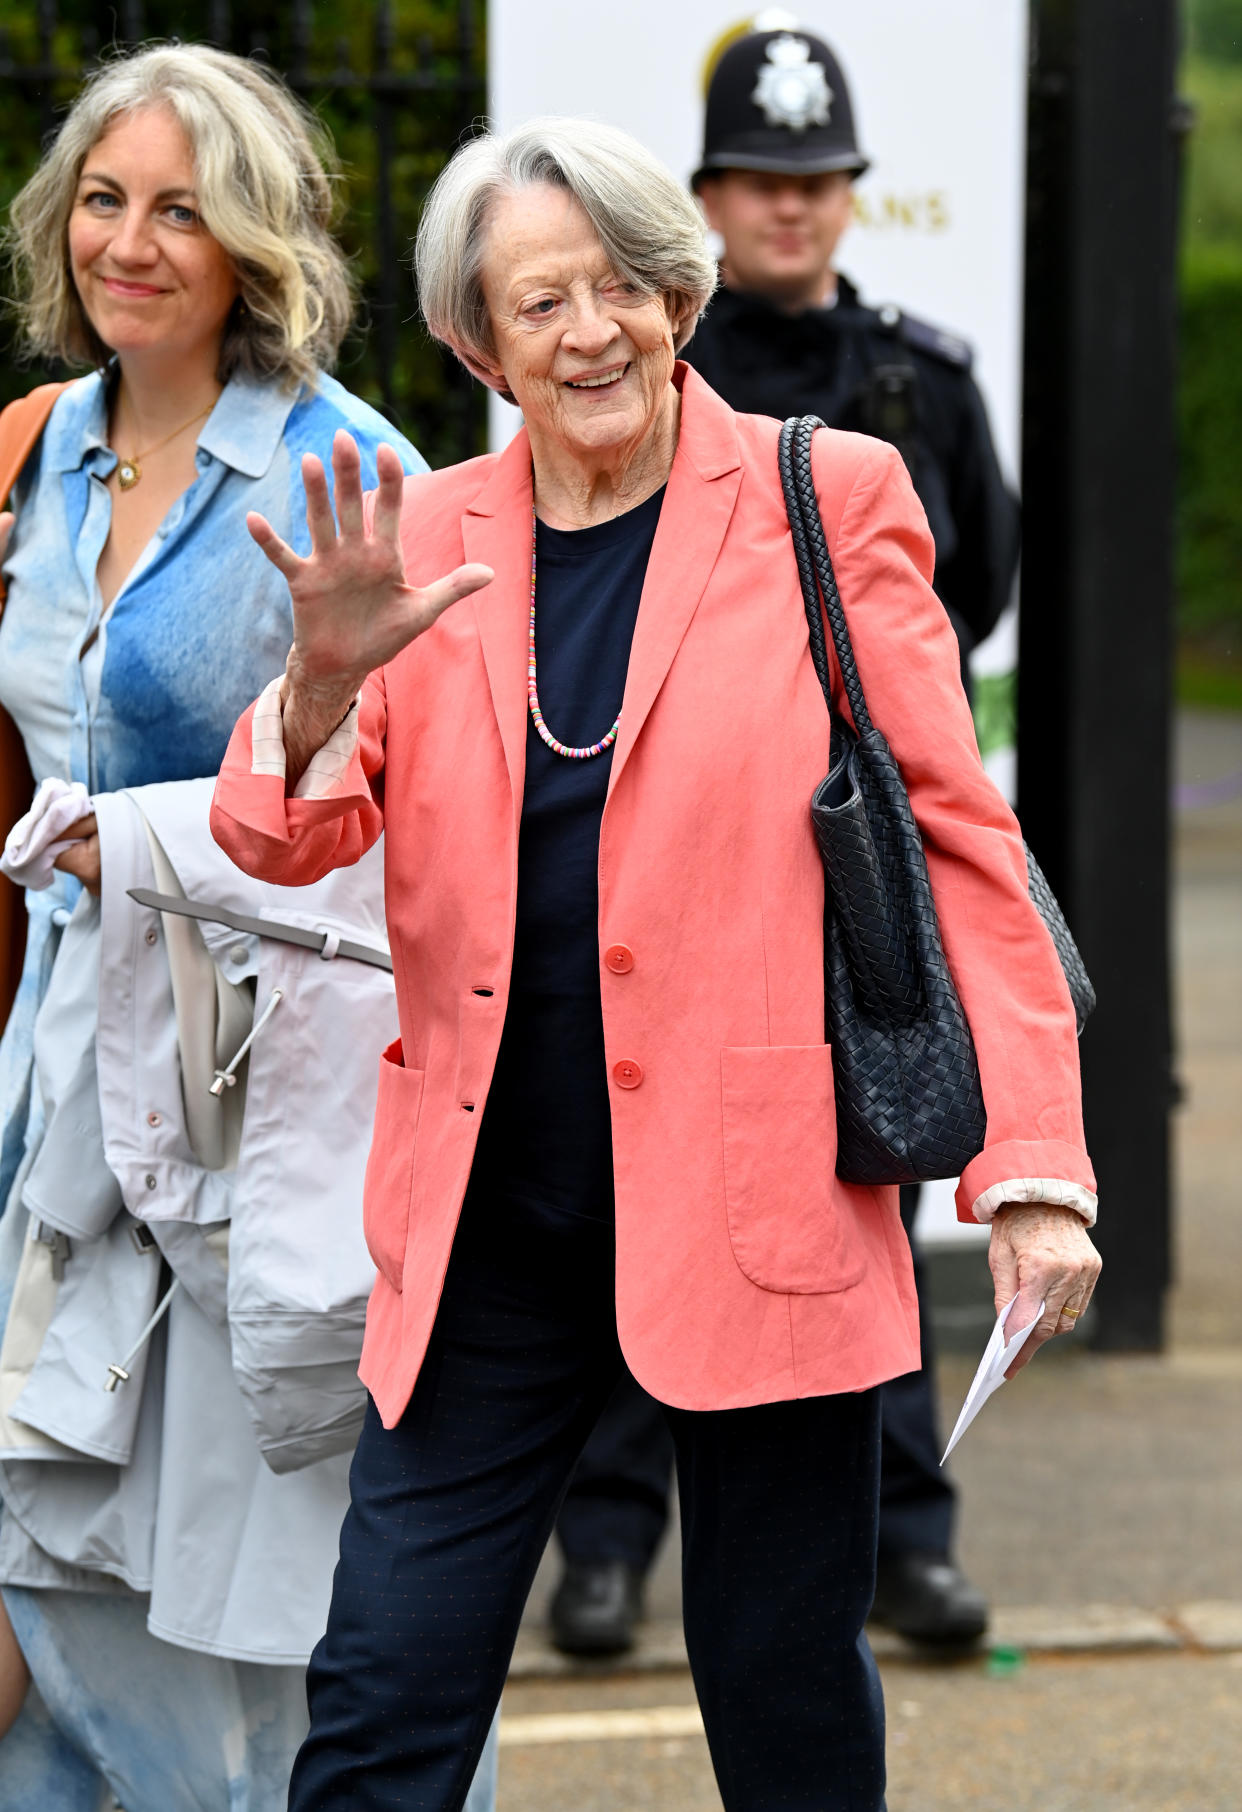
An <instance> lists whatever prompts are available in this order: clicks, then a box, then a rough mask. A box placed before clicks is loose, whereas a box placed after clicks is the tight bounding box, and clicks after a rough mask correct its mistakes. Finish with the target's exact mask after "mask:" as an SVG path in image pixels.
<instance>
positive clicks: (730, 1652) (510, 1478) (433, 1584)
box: [289, 1195, 884, 1812]
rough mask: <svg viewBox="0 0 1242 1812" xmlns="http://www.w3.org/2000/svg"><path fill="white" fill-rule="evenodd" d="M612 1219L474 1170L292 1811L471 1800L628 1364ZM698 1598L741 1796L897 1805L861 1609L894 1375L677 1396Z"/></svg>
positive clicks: (749, 1811) (341, 1596)
mask: <svg viewBox="0 0 1242 1812" xmlns="http://www.w3.org/2000/svg"><path fill="white" fill-rule="evenodd" d="M613 1259H614V1253H613V1236H612V1229H611V1227H610V1226H608V1225H606V1224H603V1223H600V1222H596V1221H590V1220H587V1219H584V1218H582V1219H580V1218H578V1217H575V1216H567V1215H561V1216H560V1217H559V1218H557V1219H555V1220H554V1219H550V1218H549V1217H547V1216H546V1215H545V1214H544V1213H542V1212H541V1211H540V1210H538V1209H536V1208H534V1207H532V1206H531V1205H530V1204H527V1203H523V1202H521V1201H518V1200H515V1199H513V1198H512V1197H510V1198H506V1199H502V1198H499V1197H496V1196H491V1197H489V1198H487V1199H478V1198H476V1197H475V1196H473V1195H472V1196H471V1197H470V1198H468V1200H467V1204H466V1208H465V1209H464V1211H463V1215H462V1222H461V1225H460V1227H459V1229H458V1234H457V1239H456V1241H455V1244H454V1248H453V1255H452V1259H451V1261H450V1264H449V1270H448V1275H447V1277H446V1280H445V1286H444V1292H443V1296H442V1298H441V1303H440V1309H439V1312H438V1315H437V1318H436V1325H435V1329H434V1331H433V1334H432V1339H431V1343H430V1346H429V1349H428V1353H427V1358H426V1361H425V1363H424V1365H423V1369H422V1371H421V1373H420V1375H419V1379H418V1383H417V1386H416V1387H415V1391H414V1395H413V1397H412V1398H411V1401H410V1404H409V1407H408V1408H407V1410H406V1413H405V1415H404V1416H403V1418H402V1420H401V1422H400V1423H399V1424H398V1426H397V1427H396V1428H395V1429H393V1430H392V1431H391V1432H386V1431H385V1430H384V1428H383V1427H382V1425H381V1423H380V1420H379V1417H378V1415H377V1414H376V1412H375V1409H374V1407H373V1406H372V1407H371V1409H370V1410H369V1412H368V1416H367V1421H366V1425H365V1427H364V1429H363V1432H362V1436H361V1438H360V1440H359V1443H358V1449H357V1453H356V1455H355V1458H354V1464H353V1470H352V1473H351V1479H350V1489H351V1503H350V1508H349V1511H348V1514H347V1516H346V1519H345V1523H344V1526H343V1528H342V1531H341V1557H340V1562H339V1564H338V1567H337V1570H336V1575H335V1579H334V1584H333V1592H332V1606H331V1611H330V1613H329V1618H328V1628H327V1633H326V1634H325V1636H324V1639H323V1641H322V1642H321V1643H320V1644H319V1646H318V1647H317V1648H316V1650H315V1653H314V1655H313V1656H312V1658H311V1663H310V1669H309V1672H308V1676H307V1690H308V1697H309V1702H310V1713H311V1729H310V1734H309V1736H308V1737H307V1739H306V1743H305V1745H304V1746H303V1748H302V1751H301V1753H300V1755H299V1756H298V1760H297V1763H296V1765H295V1768H294V1772H293V1780H292V1785H291V1788H290V1800H289V1804H290V1809H291V1812H398V1809H399V1812H460V1807H461V1805H462V1802H463V1800H464V1798H465V1795H466V1792H467V1789H468V1787H469V1785H470V1780H471V1777H472V1775H473V1773H474V1768H475V1764H476V1762H477V1760H478V1757H479V1753H480V1750H481V1748H482V1744H483V1740H484V1738H485V1736H486V1734H487V1729H488V1725H489V1723H490V1720H491V1717H492V1714H493V1711H494V1710H495V1707H496V1703H497V1700H498V1698H499V1696H500V1691H501V1688H502V1686H503V1684H504V1679H505V1673H506V1670H507V1668H508V1664H509V1658H510V1655H511V1653H512V1649H513V1644H514V1640H515V1638H516V1635H517V1629H518V1623H519V1620H520V1618H521V1615H522V1610H523V1606H524V1604H525V1601H526V1596H527V1593H528V1591H529V1589H530V1584H531V1581H532V1579H533V1577H534V1573H535V1568H536V1567H537V1565H538V1563H539V1558H540V1555H541V1553H542V1551H543V1548H544V1544H545V1543H546V1541H547V1538H548V1536H549V1534H550V1532H551V1530H552V1526H553V1524H554V1522H555V1520H556V1515H557V1511H558V1509H559V1507H560V1503H561V1499H562V1497H563V1495H564V1492H565V1488H566V1485H567V1483H568V1480H569V1477H570V1474H571V1472H572V1471H573V1467H574V1464H575V1461H576V1460H577V1458H578V1455H579V1453H580V1451H581V1449H582V1446H583V1444H584V1442H585V1440H586V1437H587V1435H588V1434H589V1432H590V1430H591V1428H592V1426H593V1425H594V1423H595V1421H596V1419H597V1418H598V1416H599V1413H600V1410H601V1409H602V1408H603V1405H604V1404H605V1402H606V1401H607V1400H608V1397H609V1395H610V1394H611V1392H612V1390H613V1389H614V1388H615V1386H616V1383H617V1380H618V1378H619V1377H620V1376H621V1370H622V1359H621V1353H620V1349H619V1346H618V1343H617V1334H616V1317H615V1309H614V1301H613ZM666 1414H667V1417H668V1422H669V1427H670V1430H671V1434H672V1439H673V1443H674V1446H675V1448H676V1454H677V1472H678V1480H679V1488H680V1492H681V1512H682V1541H683V1615H684V1619H685V1626H686V1643H687V1648H688V1650H689V1654H690V1665H691V1668H692V1670H693V1673H694V1681H695V1687H696V1689H697V1692H698V1696H699V1703H700V1705H701V1707H702V1711H703V1720H704V1724H705V1726H706V1729H707V1738H708V1743H709V1745H710V1749H711V1756H712V1763H713V1766H714V1768H715V1771H716V1778H717V1781H718V1783H719V1787H720V1794H721V1798H722V1800H723V1803H724V1806H725V1808H726V1812H883V1806H884V1712H883V1703H882V1699H881V1694H880V1687H879V1681H878V1676H877V1673H876V1669H875V1663H874V1661H873V1660H872V1657H871V1653H870V1650H869V1649H868V1647H867V1642H866V1638H865V1636H864V1634H863V1624H864V1621H865V1619H866V1615H867V1611H868V1608H869V1606H870V1603H871V1597H872V1592H873V1589H874V1579H875V1549H876V1495H877V1483H878V1472H879V1393H878V1392H877V1391H865V1392H860V1393H858V1394H857V1395H851V1396H838V1397H812V1398H805V1399H801V1400H798V1401H794V1402H785V1403H774V1404H765V1405H762V1406H760V1407H757V1408H753V1409H737V1410H722V1411H710V1412H692V1411H685V1410H668V1411H666Z"/></svg>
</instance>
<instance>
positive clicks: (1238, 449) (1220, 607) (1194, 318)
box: [1177, 247, 1242, 639]
mask: <svg viewBox="0 0 1242 1812" xmlns="http://www.w3.org/2000/svg"><path fill="white" fill-rule="evenodd" d="M1181 308H1182V322H1181V381H1180V385H1179V398H1178V405H1179V407H1178V414H1179V430H1180V435H1179V438H1180V447H1179V457H1180V470H1179V480H1178V568H1177V577H1178V617H1179V627H1180V628H1181V630H1182V631H1183V632H1184V633H1186V634H1188V635H1190V636H1192V637H1194V638H1195V639H1199V638H1202V637H1213V638H1215V637H1216V635H1217V634H1218V633H1219V632H1222V631H1227V630H1229V629H1231V628H1234V627H1236V628H1238V629H1242V247H1239V248H1238V249H1236V250H1235V249H1233V248H1222V247H1208V248H1204V249H1201V250H1193V251H1190V252H1188V253H1187V255H1186V258H1185V261H1184V264H1183V272H1182V290H1181Z"/></svg>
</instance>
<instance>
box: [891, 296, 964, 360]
mask: <svg viewBox="0 0 1242 1812" xmlns="http://www.w3.org/2000/svg"><path fill="white" fill-rule="evenodd" d="M875 315H876V319H877V320H878V321H879V323H880V326H881V327H883V328H884V329H886V331H887V332H889V333H891V334H893V335H894V336H895V338H897V339H899V340H902V341H904V342H905V344H906V345H907V346H912V347H913V348H914V350H915V351H916V352H925V353H927V354H928V356H929V357H931V358H933V359H940V360H941V361H942V362H943V363H944V364H946V365H952V366H953V367H954V368H955V369H956V370H958V371H969V370H970V368H971V366H972V365H973V364H974V358H975V354H974V348H973V347H972V346H971V344H970V341H969V340H964V339H963V338H962V336H961V334H960V333H950V332H949V331H948V329H947V328H944V327H937V326H936V325H935V323H934V322H932V321H920V320H919V318H918V316H917V315H908V314H907V313H906V311H905V309H904V308H898V307H897V305H896V303H893V302H890V303H889V304H888V306H887V307H884V308H877V309H876V310H875Z"/></svg>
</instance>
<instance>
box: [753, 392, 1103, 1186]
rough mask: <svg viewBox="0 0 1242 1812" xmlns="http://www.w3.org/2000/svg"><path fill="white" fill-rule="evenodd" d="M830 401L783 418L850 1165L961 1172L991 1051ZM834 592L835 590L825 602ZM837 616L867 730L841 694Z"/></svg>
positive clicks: (894, 1178) (1078, 997)
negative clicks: (823, 487) (841, 529)
mask: <svg viewBox="0 0 1242 1812" xmlns="http://www.w3.org/2000/svg"><path fill="white" fill-rule="evenodd" d="M823 426H824V424H823V422H821V421H820V420H819V419H818V417H817V416H813V415H806V416H802V417H796V416H795V417H792V418H791V419H790V420H789V421H787V422H786V423H785V425H784V427H783V428H782V429H781V437H780V450H779V459H780V474H781V485H782V488H783V490H784V493H785V507H786V509H787V510H788V512H789V526H790V529H791V531H792V534H793V544H794V553H795V555H796V557H797V562H798V578H799V580H800V582H801V586H802V599H803V603H804V604H805V606H806V620H807V628H808V631H809V634H810V641H811V657H812V659H813V660H814V663H815V671H816V673H817V675H818V676H819V683H820V685H821V687H822V688H823V693H824V697H825V699H826V700H827V702H828V709H829V712H830V713H831V716H832V734H831V739H830V743H829V768H828V773H827V775H826V776H825V778H824V779H823V780H822V781H821V782H820V784H819V786H818V787H817V788H816V790H815V793H814V795H813V796H812V799H811V822H812V825H813V827H814V831H815V840H816V843H817V844H818V846H819V852H820V856H821V858H822V860H823V864H824V882H825V910H824V1003H825V1036H826V1038H827V1041H828V1043H829V1044H830V1045H831V1046H832V1062H833V1074H834V1079H835V1084H836V1100H837V1174H838V1176H841V1177H843V1178H844V1179H845V1180H846V1181H847V1182H851V1183H918V1182H930V1181H931V1180H932V1179H933V1178H936V1177H955V1176H960V1174H961V1172H962V1171H963V1170H964V1169H965V1168H966V1166H967V1164H969V1162H970V1161H971V1159H972V1158H974V1157H976V1156H977V1155H978V1153H979V1152H980V1151H982V1149H983V1140H984V1134H985V1132H986V1130H987V1116H986V1113H985V1111H984V1105H983V1093H982V1090H981V1088H980V1084H979V1066H978V1064H977V1062H976V1060H975V1047H974V1042H973V1040H972V1038H971V1035H970V1027H969V1025H968V1024H967V1022H966V1015H965V1013H964V1012H963V1010H962V1004H961V1002H960V1000H959V999H958V997H957V990H956V988H955V987H954V985H953V978H952V976H951V975H950V973H949V966H948V963H947V962H946V960H945V954H944V947H943V945H942V944H941V941H940V926H939V922H938V920H937V917H936V906H935V901H934V900H933V898H932V891H931V883H930V881H929V880H928V876H927V862H926V859H925V857H924V854H923V842H922V838H921V837H920V835H919V830H918V826H917V825H916V823H915V821H914V814H913V812H912V811H911V809H910V800H909V796H908V795H907V793H906V788H905V784H904V782H903V781H902V778H901V770H900V769H899V767H898V765H897V761H896V759H895V757H894V755H893V752H892V750H891V749H890V748H889V746H888V744H887V742H886V741H885V740H884V737H883V736H882V735H881V733H880V731H879V730H877V729H876V727H875V725H874V724H873V723H872V721H871V715H870V713H869V711H868V710H867V701H866V698H865V697H864V695H863V688H862V681H861V680H860V678H859V675H858V667H857V665H856V663H855V660H854V650H853V646H852V644H851V642H850V634H849V628H848V625H847V623H846V620H845V612H844V610H843V608H842V605H841V597H840V594H839V592H838V591H837V584H836V579H835V577H834V574H833V570H832V559H831V556H830V554H829V551H828V542H827V538H826V536H825V534H824V527H823V522H822V520H821V518H820V513H819V502H818V499H817V498H816V495H815V484H814V479H813V476H812V472H811V441H812V437H813V435H814V433H815V430H816V428H822V427H823ZM821 597H822V606H821ZM825 617H826V618H827V621H828V626H829V629H830V631H831V633H832V640H833V646H834V649H835V651H836V657H837V665H838V667H839V669H840V673H841V680H842V684H843V686H844V688H845V696H846V698H847V700H848V701H849V707H850V711H851V714H852V716H853V719H854V726H855V729H854V730H853V731H852V730H851V729H850V727H849V725H848V724H846V723H845V722H844V721H843V720H842V719H841V718H840V717H839V716H838V714H837V713H836V711H835V710H834V709H833V705H832V688H831V676H830V673H829V667H828V651H827V647H826V645H825V639H824V619H825ZM1027 866H1028V872H1029V878H1030V889H1031V897H1032V899H1033V901H1034V903H1035V905H1036V907H1037V908H1038V910H1039V912H1040V914H1041V916H1042V917H1043V919H1044V922H1045V923H1046V924H1047V926H1048V929H1049V931H1050V932H1051V934H1052V938H1053V942H1054V943H1055V945H1056V947H1057V953H1058V955H1059V956H1060V959H1061V964H1062V967H1063V968H1064V970H1065V973H1066V979H1067V981H1068V982H1069V987H1070V993H1071V997H1072V998H1073V1001H1074V1007H1075V1012H1076V1014H1077V1017H1078V1029H1079V1031H1080V1032H1081V1031H1082V1027H1083V1022H1084V1021H1085V1019H1086V1017H1087V1014H1088V1013H1089V1012H1090V1011H1091V1009H1092V1007H1093V1006H1094V1005H1095V995H1094V992H1093V991H1092V988H1091V983H1090V981H1089V979H1088V977H1087V972H1086V969H1085V968H1084V967H1083V962H1082V958H1081V957H1080V956H1079V954H1078V950H1077V948H1076V946H1075V944H1074V940H1073V938H1072V937H1071V935H1070V932H1069V928H1068V926H1067V925H1066V923H1065V920H1064V918H1063V917H1062V915H1061V911H1060V908H1059V907H1058V905H1057V903H1056V899H1055V898H1054V896H1053V893H1052V890H1051V888H1050V887H1049V886H1048V883H1047V881H1046V880H1045V879H1044V876H1043V874H1042V872H1041V871H1040V869H1039V866H1038V864H1037V863H1036V861H1035V858H1034V857H1033V856H1032V855H1031V853H1030V851H1029V850H1028V851H1027Z"/></svg>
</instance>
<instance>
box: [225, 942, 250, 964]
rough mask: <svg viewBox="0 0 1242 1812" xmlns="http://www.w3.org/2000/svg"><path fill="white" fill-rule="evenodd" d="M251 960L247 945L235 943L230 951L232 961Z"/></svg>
mask: <svg viewBox="0 0 1242 1812" xmlns="http://www.w3.org/2000/svg"><path fill="white" fill-rule="evenodd" d="M249 960H250V952H249V950H247V948H246V946H245V945H244V944H234V945H233V948H232V949H231V950H230V951H229V961H230V962H231V963H245V962H249Z"/></svg>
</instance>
